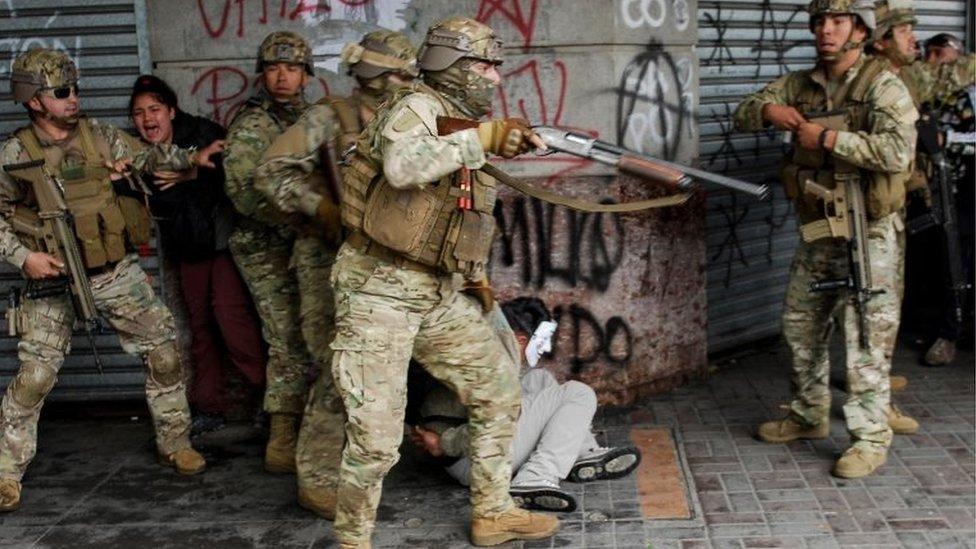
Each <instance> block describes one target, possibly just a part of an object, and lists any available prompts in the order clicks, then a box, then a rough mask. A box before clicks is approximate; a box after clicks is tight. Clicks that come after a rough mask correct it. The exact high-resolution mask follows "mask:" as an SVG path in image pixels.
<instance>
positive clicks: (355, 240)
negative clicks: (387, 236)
mask: <svg viewBox="0 0 976 549" xmlns="http://www.w3.org/2000/svg"><path fill="white" fill-rule="evenodd" d="M346 243H348V244H349V245H350V246H352V247H353V248H355V249H357V250H359V251H360V252H361V253H363V254H366V255H368V256H370V257H375V258H376V259H379V260H381V261H385V262H387V263H392V264H393V265H396V266H397V267H400V268H403V269H407V270H410V271H418V272H421V273H428V274H432V275H440V274H441V272H440V271H439V270H437V269H436V268H434V267H431V266H430V265H424V264H423V263H420V262H418V261H413V260H411V259H407V258H405V257H403V255H401V254H399V253H397V252H395V251H393V250H391V249H389V248H387V247H386V246H383V245H382V244H379V243H377V242H374V241H373V240H370V239H369V238H368V237H367V236H366V235H364V234H363V233H360V232H354V233H352V234H350V235H349V236H348V237H347V238H346Z"/></svg>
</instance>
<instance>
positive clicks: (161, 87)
mask: <svg viewBox="0 0 976 549" xmlns="http://www.w3.org/2000/svg"><path fill="white" fill-rule="evenodd" d="M144 93H148V94H150V95H152V96H153V97H155V98H156V100H157V101H159V102H160V103H162V104H164V105H166V106H167V107H169V108H171V109H173V110H174V111H179V110H180V108H179V106H178V102H177V99H176V92H174V91H173V88H171V87H169V84H167V83H166V82H165V81H163V79H162V78H159V77H157V76H153V75H151V74H144V75H142V76H140V77H139V78H136V83H135V84H133V85H132V95H130V96H129V114H130V115H131V114H132V105H133V104H135V102H136V97H139V96H140V95H142V94H144Z"/></svg>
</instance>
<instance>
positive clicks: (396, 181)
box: [366, 88, 485, 189]
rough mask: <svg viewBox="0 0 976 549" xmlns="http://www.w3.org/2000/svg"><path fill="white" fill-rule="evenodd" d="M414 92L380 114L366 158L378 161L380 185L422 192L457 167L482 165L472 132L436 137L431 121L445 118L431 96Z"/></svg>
mask: <svg viewBox="0 0 976 549" xmlns="http://www.w3.org/2000/svg"><path fill="white" fill-rule="evenodd" d="M422 89H423V88H420V89H419V90H422ZM419 90H418V92H417V93H411V94H409V95H407V96H406V97H403V98H402V99H400V100H399V101H396V102H395V103H393V104H392V105H390V106H389V107H388V108H381V109H380V111H379V112H378V113H377V120H375V121H374V123H375V124H376V129H377V130H378V131H375V132H374V133H373V135H372V150H371V151H370V154H371V155H374V156H375V157H382V159H383V174H384V175H385V176H386V181H387V182H388V183H389V184H390V185H392V186H393V187H395V188H398V189H408V188H415V189H419V188H423V187H424V186H425V185H427V184H428V183H433V182H436V181H440V180H441V178H443V177H445V176H448V175H450V174H452V173H454V172H456V171H458V170H460V169H461V168H462V167H465V168H469V169H472V170H476V169H478V168H480V167H481V166H482V165H484V163H485V152H484V149H483V148H482V146H481V141H480V140H479V139H478V131H477V130H475V129H470V130H462V131H459V132H456V133H452V134H451V135H446V136H439V135H437V117H438V116H446V115H448V113H447V111H446V110H445V109H444V106H443V105H442V104H441V102H440V101H439V100H438V99H437V98H436V97H433V96H432V95H430V94H431V93H436V92H433V91H430V92H429V93H428V92H427V91H419ZM370 126H371V127H373V124H370ZM369 131H370V129H369V128H367V130H366V132H367V133H368V132H369Z"/></svg>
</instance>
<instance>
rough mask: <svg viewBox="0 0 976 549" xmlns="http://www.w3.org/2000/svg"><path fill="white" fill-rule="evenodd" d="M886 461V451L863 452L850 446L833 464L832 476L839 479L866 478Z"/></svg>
mask: <svg viewBox="0 0 976 549" xmlns="http://www.w3.org/2000/svg"><path fill="white" fill-rule="evenodd" d="M887 460H888V451H887V450H864V449H862V448H858V447H856V446H852V447H850V448H848V449H847V451H846V452H844V455H842V456H840V459H838V460H837V463H835V464H834V475H835V476H838V477H841V478H861V477H866V476H868V475H870V474H871V473H873V472H874V471H875V469H877V468H878V467H881V466H882V465H884V464H885V461H887Z"/></svg>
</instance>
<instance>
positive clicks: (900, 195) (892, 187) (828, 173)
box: [780, 59, 912, 224]
mask: <svg viewBox="0 0 976 549" xmlns="http://www.w3.org/2000/svg"><path fill="white" fill-rule="evenodd" d="M886 68H887V61H885V60H881V59H869V60H867V61H866V62H865V64H864V66H862V67H861V70H860V72H858V74H857V76H855V77H854V79H853V81H851V82H850V84H848V85H847V87H846V88H841V89H839V90H837V93H836V95H835V97H836V98H837V99H836V100H835V101H834V102H833V103H834V104H833V105H832V106H831V108H830V110H842V111H843V114H841V115H838V116H833V117H830V118H829V119H818V120H817V122H818V123H820V124H822V125H825V126H827V127H829V128H830V129H834V130H841V131H854V132H856V131H868V129H869V124H868V113H869V112H870V108H871V106H870V105H869V104H868V103H866V101H865V97H866V95H867V89H868V87H869V86H870V84H871V82H872V81H874V80H875V79H876V78H877V77H878V76H879V75H880V74H881V72H882V71H884V70H885V69H886ZM794 107H796V108H797V110H799V111H800V113H801V114H803V115H804V116H806V115H808V114H810V113H815V112H818V111H826V110H828V102H827V98H826V95H825V94H824V91H823V90H822V89H821V88H819V87H815V86H809V87H807V88H805V89H804V90H803V91H801V92H800V94H799V96H798V97H797V99H796V102H795V104H794ZM911 173H912V170H911V169H909V170H906V171H905V172H903V173H897V174H890V173H883V172H875V171H868V170H861V169H860V168H858V167H856V166H853V165H851V164H848V163H846V162H844V161H842V160H840V159H837V158H835V157H833V155H831V154H829V153H827V152H826V151H823V150H817V151H809V150H805V149H801V148H800V147H795V148H794V150H793V152H792V153H791V154H790V155H789V156H787V158H786V161H785V163H784V165H783V167H782V168H781V170H780V179H781V180H782V181H783V185H784V186H785V189H786V195H787V196H788V197H790V198H792V199H793V201H794V204H795V206H796V212H797V215H798V216H799V218H800V222H801V223H803V224H806V223H809V222H811V221H816V220H818V219H823V217H824V212H823V207H822V206H821V205H820V204H819V203H818V202H819V201H818V199H817V198H816V197H815V196H813V195H810V194H807V193H803V192H802V183H803V182H804V181H806V180H808V179H809V180H813V181H816V182H818V183H820V184H821V185H823V186H824V187H826V188H828V189H832V188H834V187H835V184H834V182H835V181H836V179H837V178H838V177H845V176H850V177H857V178H862V179H863V178H866V179H867V180H868V181H869V185H868V188H867V194H866V196H865V199H866V203H867V207H868V218H869V219H880V218H882V217H884V216H886V215H888V214H890V213H892V212H895V211H898V210H900V209H901V208H902V207H904V205H905V184H906V182H907V181H908V179H909V178H910V176H911Z"/></svg>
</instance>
